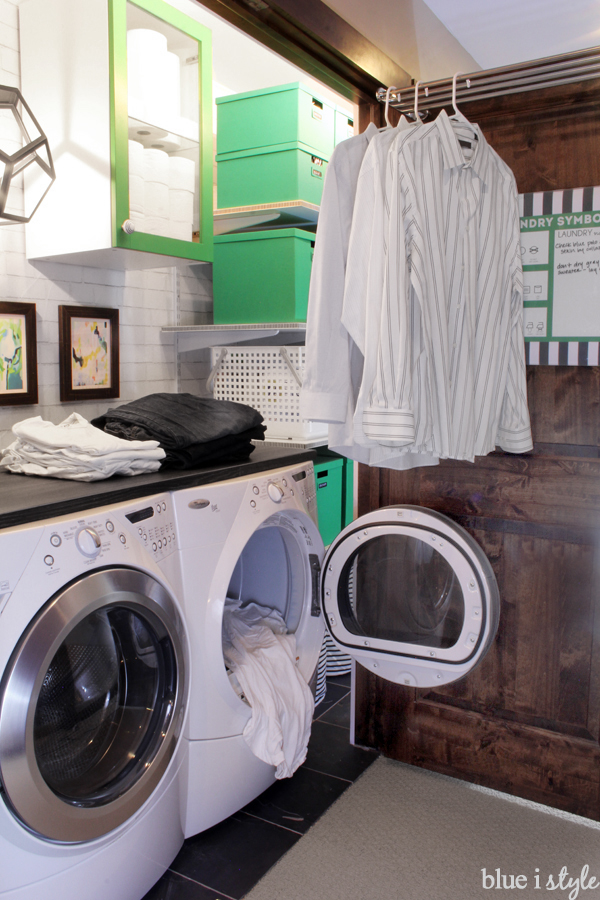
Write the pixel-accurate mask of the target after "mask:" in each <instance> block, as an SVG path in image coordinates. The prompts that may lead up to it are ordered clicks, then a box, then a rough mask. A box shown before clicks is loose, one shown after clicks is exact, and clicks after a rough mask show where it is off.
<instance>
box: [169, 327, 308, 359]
mask: <svg viewBox="0 0 600 900" xmlns="http://www.w3.org/2000/svg"><path fill="white" fill-rule="evenodd" d="M161 331H162V333H163V334H175V335H176V338H177V351H178V353H185V352H186V351H188V350H202V349H204V348H206V347H218V346H220V345H221V344H224V345H226V346H228V345H229V344H240V343H241V342H243V341H253V340H256V339H257V338H266V337H274V336H275V335H278V334H280V335H281V338H282V343H283V344H285V343H297V342H298V341H301V340H302V339H303V338H304V337H305V335H306V323H305V322H274V323H271V322H269V323H262V322H259V323H255V322H249V323H246V324H240V325H167V326H165V327H164V328H162V329H161Z"/></svg>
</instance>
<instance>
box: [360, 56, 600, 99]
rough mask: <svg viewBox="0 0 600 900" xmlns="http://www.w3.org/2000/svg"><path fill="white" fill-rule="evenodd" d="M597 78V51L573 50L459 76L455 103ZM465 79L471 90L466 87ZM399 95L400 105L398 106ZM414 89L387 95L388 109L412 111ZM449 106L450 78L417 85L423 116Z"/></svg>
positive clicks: (382, 95)
mask: <svg viewBox="0 0 600 900" xmlns="http://www.w3.org/2000/svg"><path fill="white" fill-rule="evenodd" d="M592 78H600V47H590V48H588V49H585V50H575V51H573V52H572V53H565V54H562V55H560V56H549V57H547V58H545V59H532V60H528V61H526V62H522V63H517V64H515V65H511V66H502V67H501V68H498V69H484V70H481V71H479V72H467V73H465V74H461V75H460V76H459V78H458V80H457V91H456V96H457V100H458V101H460V102H461V103H464V102H469V101H472V100H487V99H490V98H492V97H502V96H504V95H505V94H519V93H523V92H524V91H535V90H538V89H539V88H545V87H556V86H558V85H561V84H571V83H572V82H575V81H586V80H589V79H592ZM467 79H468V80H469V82H470V87H467V85H466V82H467ZM398 93H399V94H400V101H399V102H398ZM385 95H386V88H383V87H382V88H379V89H378V91H377V93H376V97H377V99H378V100H379V101H381V102H384V101H385ZM414 104H415V96H414V88H413V87H408V88H405V89H404V90H401V91H399V92H396V91H392V92H391V93H390V106H393V107H394V109H397V110H399V111H400V112H402V113H405V114H406V113H409V114H410V113H411V112H412V110H413V109H414ZM451 104H452V78H443V79H440V80H439V81H430V82H422V83H421V84H420V85H419V106H420V107H421V108H422V110H423V113H425V110H427V109H439V108H440V107H442V106H451Z"/></svg>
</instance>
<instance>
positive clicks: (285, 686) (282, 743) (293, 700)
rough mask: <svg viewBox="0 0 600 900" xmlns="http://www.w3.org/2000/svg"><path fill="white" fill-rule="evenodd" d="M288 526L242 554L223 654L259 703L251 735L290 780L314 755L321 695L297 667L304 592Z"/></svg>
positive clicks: (239, 684)
mask: <svg viewBox="0 0 600 900" xmlns="http://www.w3.org/2000/svg"><path fill="white" fill-rule="evenodd" d="M280 524H281V523H278V524H270V525H269V524H266V525H265V527H262V528H260V529H258V530H257V531H256V532H255V533H254V534H253V535H252V537H251V539H250V540H249V541H248V543H247V544H246V546H245V548H244V550H243V552H242V554H241V555H240V557H239V559H238V562H237V564H236V567H235V570H234V572H233V576H232V578H231V581H230V584H229V589H228V592H227V600H226V602H225V606H224V610H223V656H224V660H225V665H226V667H227V669H228V674H229V678H230V683H231V684H232V687H233V688H234V690H236V692H237V693H238V696H241V697H242V699H244V700H245V701H246V702H247V703H248V705H249V706H250V707H251V709H252V715H251V717H250V719H249V720H248V722H247V723H246V726H245V728H244V732H243V736H244V740H245V741H246V743H247V744H248V746H249V747H250V749H251V750H252V752H253V753H254V754H255V756H257V757H258V758H259V759H262V760H263V761H264V762H266V763H268V764H270V765H273V766H275V767H276V772H275V776H276V778H287V777H289V776H291V775H292V774H293V773H294V772H295V770H296V769H297V768H298V766H300V765H301V764H302V763H303V762H304V760H305V758H306V749H307V746H308V740H309V737H310V728H311V722H312V716H313V710H314V699H313V695H312V692H311V690H310V688H309V686H308V684H307V683H306V680H305V679H304V677H303V676H302V673H301V672H300V670H299V668H298V665H297V661H298V656H297V647H296V637H295V634H294V632H295V630H296V628H297V626H298V622H299V620H300V616H301V613H302V603H303V601H304V591H301V592H299V591H298V583H299V579H298V577H297V575H296V577H294V569H295V567H294V562H296V564H297V563H298V561H297V560H295V559H294V556H295V553H294V546H295V545H296V542H295V541H294V540H291V539H290V537H289V535H288V533H287V532H286V530H285V528H283V529H282V528H281V527H280ZM296 546H297V545H296ZM296 552H297V551H296Z"/></svg>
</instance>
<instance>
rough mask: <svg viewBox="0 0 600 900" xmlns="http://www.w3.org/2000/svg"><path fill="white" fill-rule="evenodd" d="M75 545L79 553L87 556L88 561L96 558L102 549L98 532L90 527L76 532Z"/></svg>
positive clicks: (87, 526)
mask: <svg viewBox="0 0 600 900" xmlns="http://www.w3.org/2000/svg"><path fill="white" fill-rule="evenodd" d="M75 543H76V544H77V549H78V550H79V552H80V553H82V554H83V555H84V556H87V557H88V559H94V557H96V556H98V554H99V553H100V548H101V547H102V541H101V540H100V536H99V534H98V532H97V531H96V530H95V529H94V528H92V527H91V526H90V525H86V526H85V527H84V528H81V529H80V530H79V531H78V532H77V535H76V537H75Z"/></svg>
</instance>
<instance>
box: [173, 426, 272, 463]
mask: <svg viewBox="0 0 600 900" xmlns="http://www.w3.org/2000/svg"><path fill="white" fill-rule="evenodd" d="M265 430H266V429H265V426H264V425H258V426H257V427H256V428H251V429H249V430H248V431H245V432H243V433H242V434H233V435H228V436H227V437H224V438H215V440H214V441H205V442H204V443H202V444H191V445H190V446H189V447H184V448H183V449H182V450H167V451H166V454H167V455H166V456H165V458H164V459H163V460H162V462H161V469H195V468H197V467H199V466H213V465H228V464H229V463H234V462H243V461H244V460H245V459H248V457H249V456H250V454H251V453H252V451H253V450H254V444H253V443H252V441H253V440H261V441H262V440H264V433H265Z"/></svg>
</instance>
